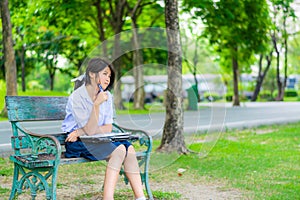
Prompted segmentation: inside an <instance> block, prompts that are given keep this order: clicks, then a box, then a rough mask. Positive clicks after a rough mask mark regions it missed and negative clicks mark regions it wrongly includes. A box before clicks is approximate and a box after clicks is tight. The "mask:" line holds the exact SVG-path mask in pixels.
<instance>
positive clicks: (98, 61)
mask: <svg viewBox="0 0 300 200" xmlns="http://www.w3.org/2000/svg"><path fill="white" fill-rule="evenodd" d="M106 67H109V69H110V71H111V77H110V83H109V85H108V86H107V88H106V89H105V90H110V89H111V88H112V87H113V84H114V81H115V71H114V68H113V66H112V64H109V62H107V61H105V60H104V59H102V58H92V59H91V60H90V61H89V62H88V66H87V68H86V71H85V77H84V79H83V80H81V81H80V80H77V81H76V82H75V86H74V89H75V90H76V89H77V88H78V87H80V86H81V85H82V84H83V83H84V82H85V85H89V84H91V79H90V76H89V73H90V72H91V73H95V74H96V76H98V73H99V72H100V71H102V70H103V69H105V68H106Z"/></svg>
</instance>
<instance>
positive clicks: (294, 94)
mask: <svg viewBox="0 0 300 200" xmlns="http://www.w3.org/2000/svg"><path fill="white" fill-rule="evenodd" d="M284 96H285V97H297V96H298V92H297V90H295V89H286V90H285V91H284Z"/></svg>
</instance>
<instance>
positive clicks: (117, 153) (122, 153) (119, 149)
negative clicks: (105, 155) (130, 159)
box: [111, 145, 126, 159]
mask: <svg viewBox="0 0 300 200" xmlns="http://www.w3.org/2000/svg"><path fill="white" fill-rule="evenodd" d="M115 156H118V157H121V158H122V159H124V158H125V156H126V147H125V146H124V145H119V146H118V147H117V148H116V149H115V150H114V151H113V152H112V154H111V157H115Z"/></svg>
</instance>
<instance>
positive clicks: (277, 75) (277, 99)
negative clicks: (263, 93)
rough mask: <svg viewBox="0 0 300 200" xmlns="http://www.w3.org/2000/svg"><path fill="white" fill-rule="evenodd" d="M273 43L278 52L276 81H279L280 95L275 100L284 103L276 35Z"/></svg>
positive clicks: (277, 52)
mask: <svg viewBox="0 0 300 200" xmlns="http://www.w3.org/2000/svg"><path fill="white" fill-rule="evenodd" d="M272 41H273V46H274V49H275V52H276V81H277V89H278V94H277V97H276V98H275V99H276V101H282V100H283V99H282V97H283V95H282V93H283V91H282V85H283V84H282V81H281V77H280V52H279V50H278V47H277V41H276V36H275V33H274V34H273V35H272Z"/></svg>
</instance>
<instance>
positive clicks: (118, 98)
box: [113, 34, 125, 110]
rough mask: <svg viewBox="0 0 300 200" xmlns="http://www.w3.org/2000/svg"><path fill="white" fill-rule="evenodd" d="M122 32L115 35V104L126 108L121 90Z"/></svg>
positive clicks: (118, 107) (116, 106)
mask: <svg viewBox="0 0 300 200" xmlns="http://www.w3.org/2000/svg"><path fill="white" fill-rule="evenodd" d="M120 37H121V35H120V34H116V35H115V39H114V56H113V57H114V61H113V64H114V68H115V84H114V104H115V108H116V109H119V110H124V109H125V106H124V105H123V101H122V92H121V76H122V72H121V63H122V62H121V58H119V56H120Z"/></svg>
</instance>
